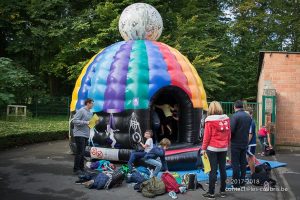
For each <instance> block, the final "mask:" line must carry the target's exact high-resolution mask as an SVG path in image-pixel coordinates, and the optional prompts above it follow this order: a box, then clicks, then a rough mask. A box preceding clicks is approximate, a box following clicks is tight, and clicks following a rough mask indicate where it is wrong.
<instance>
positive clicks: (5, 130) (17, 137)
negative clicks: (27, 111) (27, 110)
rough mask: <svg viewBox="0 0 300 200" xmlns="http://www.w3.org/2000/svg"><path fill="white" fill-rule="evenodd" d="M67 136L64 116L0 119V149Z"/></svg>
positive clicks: (66, 121)
mask: <svg viewBox="0 0 300 200" xmlns="http://www.w3.org/2000/svg"><path fill="white" fill-rule="evenodd" d="M67 136H68V120H67V119H66V118H61V117H57V118H39V119H35V118H27V119H24V120H20V119H19V120H16V121H14V122H13V121H1V120H0V150H1V149H5V148H10V147H15V146H21V145H25V144H32V143H37V142H45V141H50V140H58V139H64V138H66V137H67Z"/></svg>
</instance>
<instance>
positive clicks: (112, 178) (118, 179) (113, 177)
mask: <svg viewBox="0 0 300 200" xmlns="http://www.w3.org/2000/svg"><path fill="white" fill-rule="evenodd" d="M107 175H108V176H109V179H108V181H107V183H106V185H105V188H106V189H110V188H112V187H117V186H119V185H122V183H123V181H124V179H125V174H124V173H123V171H121V170H118V171H114V172H113V173H108V174H107Z"/></svg>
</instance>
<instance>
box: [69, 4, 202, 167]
mask: <svg viewBox="0 0 300 200" xmlns="http://www.w3.org/2000/svg"><path fill="white" fill-rule="evenodd" d="M162 27H163V25H162V19H161V17H160V15H159V13H158V12H157V10H156V9H155V8H153V7H152V6H150V5H148V4H144V3H136V4H132V5H131V6H129V7H127V8H126V9H125V10H124V11H123V13H122V15H121V17H120V21H119V30H120V33H121V35H122V37H123V38H124V39H125V41H121V42H117V43H115V44H112V45H111V46H109V47H107V48H105V49H103V50H102V51H100V52H99V53H98V54H96V55H95V56H94V57H93V58H92V59H91V60H90V61H89V63H88V64H87V65H86V66H85V67H84V68H83V70H82V72H81V74H80V76H79V77H78V79H77V81H76V85H75V88H74V91H73V94H72V102H71V107H70V109H71V112H72V114H74V113H75V112H76V110H78V109H80V108H81V107H83V106H84V100H85V99H86V98H92V99H93V100H94V107H93V110H92V112H94V113H96V114H97V115H98V116H99V117H100V122H99V123H98V124H97V125H96V127H95V128H93V129H91V130H90V135H91V136H90V139H89V144H90V145H91V146H92V147H91V150H90V154H91V157H92V158H98V159H106V160H117V161H127V160H128V158H129V154H130V152H131V151H132V150H134V149H137V148H138V147H139V145H138V143H139V142H141V141H142V142H144V138H143V133H144V131H145V130H147V129H152V130H153V131H154V141H155V142H158V141H159V140H160V139H161V138H162V137H167V138H169V139H170V140H171V141H172V146H171V148H170V150H168V151H167V153H166V155H167V162H168V164H169V168H170V169H171V170H172V169H176V170H178V169H191V168H193V166H194V165H193V163H194V161H195V159H196V153H197V150H198V149H199V146H200V145H199V142H200V138H199V134H200V122H201V117H202V112H203V110H206V109H207V102H206V94H205V90H204V88H203V84H202V81H201V79H200V77H199V75H198V73H197V71H196V69H195V68H194V67H193V66H192V64H191V63H190V62H189V60H188V59H187V58H186V57H185V56H183V55H182V54H181V53H180V52H179V51H178V50H176V49H174V48H172V47H170V46H168V45H166V44H164V43H161V42H157V41H156V39H158V37H159V36H160V34H161V32H162ZM165 104H167V105H170V106H172V107H174V106H175V105H176V107H177V120H175V121H174V122H173V126H172V132H170V133H169V132H168V131H167V130H166V131H165V133H164V135H162V130H161V128H160V127H159V128H154V120H155V119H154V117H153V116H154V115H156V114H157V113H158V114H159V112H160V111H159V110H160V109H159V108H157V107H159V106H160V105H165ZM158 116H159V115H158ZM160 116H162V117H163V112H162V113H160ZM71 117H72V116H71ZM159 121H160V122H161V124H160V125H161V126H163V123H162V121H163V119H162V118H161V117H160V120H159ZM154 129H156V130H154ZM70 136H71V138H72V126H71V131H70ZM72 141H73V140H72V139H71V146H72V145H74V144H73V142H72ZM180 161H182V162H180Z"/></svg>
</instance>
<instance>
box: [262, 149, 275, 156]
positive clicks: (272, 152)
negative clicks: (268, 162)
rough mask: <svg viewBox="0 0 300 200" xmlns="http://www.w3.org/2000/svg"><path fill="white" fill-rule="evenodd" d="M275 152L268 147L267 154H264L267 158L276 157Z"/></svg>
mask: <svg viewBox="0 0 300 200" xmlns="http://www.w3.org/2000/svg"><path fill="white" fill-rule="evenodd" d="M275 154H276V153H275V150H274V149H271V148H269V147H266V148H265V152H264V155H265V156H275Z"/></svg>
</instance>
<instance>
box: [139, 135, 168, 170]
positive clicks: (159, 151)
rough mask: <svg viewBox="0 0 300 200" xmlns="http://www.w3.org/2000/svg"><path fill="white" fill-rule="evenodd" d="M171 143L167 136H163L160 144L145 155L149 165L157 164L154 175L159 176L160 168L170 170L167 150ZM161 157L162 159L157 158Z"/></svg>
mask: <svg viewBox="0 0 300 200" xmlns="http://www.w3.org/2000/svg"><path fill="white" fill-rule="evenodd" d="M170 145H171V141H170V140H169V139H167V138H163V139H162V140H161V141H160V142H159V146H155V147H153V149H151V151H149V153H147V154H146V155H145V156H144V159H145V162H146V163H147V164H149V165H152V166H155V170H154V172H153V175H152V176H157V175H158V173H159V172H160V170H161V169H162V170H163V171H166V172H168V166H167V162H166V158H165V152H166V150H167V149H168V148H169V146H170ZM158 157H159V158H160V161H158V160H156V159H157V158H158Z"/></svg>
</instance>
